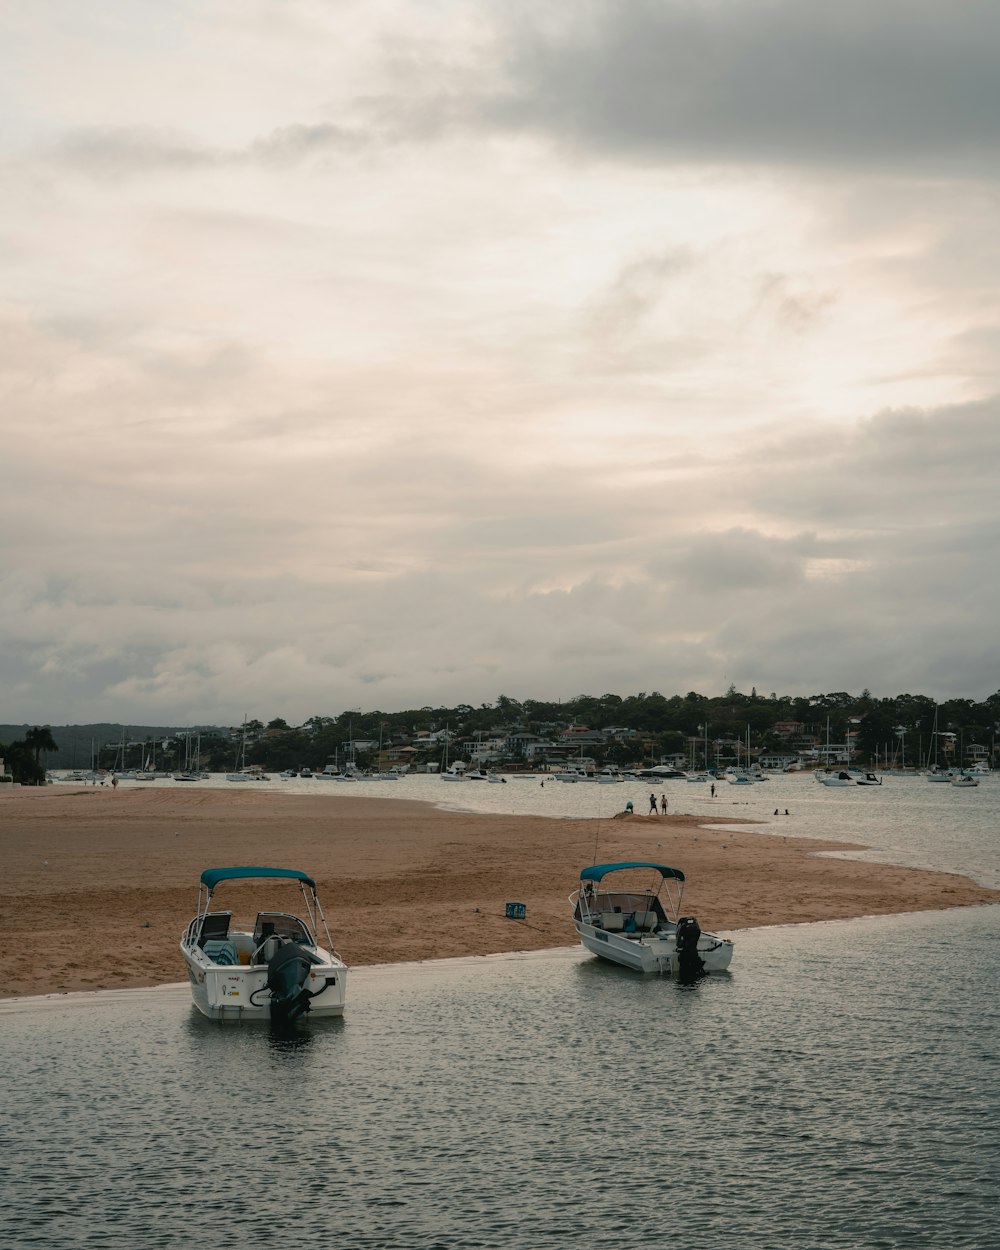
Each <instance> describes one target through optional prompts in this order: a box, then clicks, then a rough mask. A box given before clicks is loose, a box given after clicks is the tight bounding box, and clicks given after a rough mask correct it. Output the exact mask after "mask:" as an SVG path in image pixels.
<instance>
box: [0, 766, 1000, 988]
mask: <svg viewBox="0 0 1000 1250" xmlns="http://www.w3.org/2000/svg"><path fill="white" fill-rule="evenodd" d="M789 827H790V828H792V826H791V825H790V826H789ZM595 846H596V847H597V851H598V855H597V858H598V859H599V860H600V861H602V862H607V861H613V860H618V859H647V858H648V859H652V860H656V861H658V862H662V863H667V864H671V865H673V866H675V867H678V868H681V869H683V871H684V873H685V876H686V877H687V885H686V888H685V894H684V911H685V913H687V914H690V915H696V916H697V917H698V919H699V921H700V923H701V925H702V927H703V928H706V929H710V930H712V931H715V932H723V933H731V932H732V931H733V930H734V929H741V928H753V927H757V926H760V925H776V924H789V923H795V922H805V921H812V920H829V919H837V918H845V917H852V916H865V915H878V914H886V913H895V912H908V911H924V910H933V909H940V908H947V907H961V906H969V905H972V904H976V903H987V902H997V901H1000V891H995V890H986V889H982V888H980V887H979V886H977V885H976V884H975V883H973V882H972V881H970V880H968V879H967V878H965V877H959V876H954V875H951V874H948V873H940V872H923V871H917V870H914V869H908V868H897V867H893V866H890V865H881V864H871V863H860V862H855V861H851V860H843V859H828V858H822V857H818V856H817V855H816V854H815V852H816V851H817V850H818V849H822V850H827V851H829V850H837V849H849V847H848V845H847V844H843V843H832V842H824V843H821V844H818V843H817V842H816V841H814V840H810V839H799V838H796V837H794V836H792V835H791V834H789V836H776V835H773V834H763V833H755V832H754V831H753V827H752V826H747V827H746V830H745V831H741V832H738V833H734V832H732V831H731V830H726V831H718V830H712V829H708V828H705V826H704V825H703V824H699V819H698V818H695V817H693V816H665V817H656V816H643V815H636V816H632V817H624V816H621V817H615V818H612V819H610V820H609V819H604V820H599V821H598V820H593V819H591V820H552V819H549V818H546V817H541V816H499V815H479V814H470V813H464V812H453V811H439V810H438V809H437V808H435V807H434V806H433V805H432V804H429V803H418V802H407V801H400V800H395V799H368V798H348V797H343V796H340V795H338V796H337V797H336V798H333V797H330V796H328V795H317V796H312V795H302V796H300V795H289V794H277V793H262V792H261V791H260V790H253V791H247V790H239V791H236V792H232V791H225V790H215V789H209V788H196V787H190V788H181V787H178V788H177V789H169V788H159V787H149V788H145V789H142V788H138V787H137V788H134V789H126V788H124V787H121V788H119V789H118V790H117V791H116V790H112V789H111V788H99V787H89V788H88V787H79V788H77V787H73V786H68V785H57V786H47V787H41V788H38V789H21V788H20V787H14V788H11V787H2V788H0V864H2V866H3V872H2V877H0V922H2V924H3V930H4V932H5V933H7V934H8V935H10V934H17V935H18V937H19V939H20V940H19V941H18V942H16V943H15V942H7V943H5V946H4V954H3V959H2V977H0V997H12V996H20V995H25V994H40V993H56V992H65V991H72V990H94V989H111V988H128V987H138V986H149V985H160V984H164V983H170V982H177V981H182V980H184V977H185V972H184V965H183V961H182V959H181V956H180V952H179V950H178V943H179V941H180V936H181V932H182V930H183V929H184V927H185V926H186V924H187V922H188V921H189V920H190V919H191V917H192V916H193V915H194V913H195V909H196V903H197V886H198V877H199V875H200V873H201V871H202V870H203V869H204V868H208V867H216V866H220V865H229V864H267V865H271V866H279V867H286V868H301V869H304V870H305V871H306V872H308V873H309V874H310V875H311V876H313V877H314V878H315V879H316V881H317V884H318V886H319V891H320V900H321V902H322V904H323V907H324V910H325V911H326V915H327V920H328V921H329V924H330V929H331V931H332V933H333V936H334V941H335V943H336V946H337V948H338V950H339V951H340V953H341V955H342V956H343V958H344V959H345V960H346V961H347V962H348V964H354V965H358V964H375V963H393V962H399V961H408V960H426V959H442V958H448V957H452V956H458V955H486V954H493V953H498V952H504V951H524V950H537V949H541V948H544V947H556V946H573V945H575V944H576V942H577V938H576V934H575V932H574V930H573V926H572V923H571V920H570V913H569V907H568V905H567V901H566V900H567V897H568V895H569V894H570V892H571V891H572V890H573V889H574V888H575V885H576V882H577V879H578V875H579V871H580V868H581V867H583V866H584V865H585V864H589V863H592V862H593V860H594V852H595ZM254 888H255V887H253V886H250V885H242V884H240V883H232V884H230V885H224V886H222V887H221V888H220V891H219V893H217V895H216V902H217V904H218V906H220V907H225V908H227V909H228V908H230V907H232V909H233V910H234V911H235V912H236V913H237V915H239V914H240V910H241V904H245V910H250V909H251V902H252V897H253V898H260V895H259V894H257V895H255V896H252V895H251V893H250V892H251V891H252V890H253V889H254ZM261 889H263V890H264V897H263V899H261V900H260V901H261V903H262V905H263V906H264V907H267V906H271V905H272V904H273V902H274V895H273V892H271V893H268V891H269V887H268V886H267V885H266V884H264V885H263V886H261V885H259V884H258V885H257V886H256V890H257V891H260V890H261ZM223 894H224V897H223ZM287 897H288V898H289V899H290V898H291V894H290V893H289V894H288V896H287ZM295 901H296V902H297V901H298V895H297V893H296V895H295ZM508 901H517V902H523V903H525V904H526V905H527V919H526V920H524V921H512V920H508V919H506V917H505V909H504V904H505V903H506V902H508ZM285 905H286V906H288V907H289V909H290V910H292V911H295V910H298V908H297V907H296V906H294V905H293V903H292V902H291V901H289V902H287V903H286V904H285ZM252 910H256V908H255V907H253V908H252ZM29 951H30V957H28V956H27V952H29ZM737 958H738V955H737Z"/></svg>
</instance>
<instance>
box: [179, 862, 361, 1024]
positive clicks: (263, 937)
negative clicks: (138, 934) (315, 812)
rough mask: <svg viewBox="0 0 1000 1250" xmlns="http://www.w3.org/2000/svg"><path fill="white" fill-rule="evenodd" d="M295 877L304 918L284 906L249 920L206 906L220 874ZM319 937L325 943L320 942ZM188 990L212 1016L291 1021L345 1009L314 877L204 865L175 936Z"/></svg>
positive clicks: (342, 977)
mask: <svg viewBox="0 0 1000 1250" xmlns="http://www.w3.org/2000/svg"><path fill="white" fill-rule="evenodd" d="M253 879H261V880H270V881H275V880H282V881H286V882H295V883H296V884H297V885H298V887H299V891H300V893H301V897H302V903H303V909H304V912H305V916H306V919H302V918H301V917H300V916H297V915H294V914H292V913H291V912H287V911H259V912H257V917H256V920H255V921H254V923H253V925H252V926H251V925H250V924H249V923H244V924H243V927H240V922H239V921H237V923H236V925H234V924H233V913H232V912H231V911H213V910H212V898H213V895H214V893H215V890H216V888H217V887H218V886H219V885H221V884H222V882H224V881H234V880H239V881H247V880H253ZM320 940H325V942H326V945H325V946H321V945H319V941H320ZM181 954H182V955H183V956H184V962H185V964H186V965H187V972H188V980H189V981H190V982H191V997H192V998H193V999H194V1004H195V1006H196V1007H197V1008H198V1010H199V1011H200V1012H201V1013H202V1015H205V1016H208V1017H209V1018H210V1019H212V1020H273V1021H275V1022H285V1023H290V1022H292V1021H294V1020H297V1019H298V1018H299V1017H300V1016H302V1015H304V1014H305V1013H306V1012H311V1013H312V1014H313V1015H316V1016H340V1015H343V1013H344V998H345V993H346V988H347V965H346V964H345V963H344V961H343V960H342V959H341V957H340V956H339V955H338V954H337V952H336V951H335V950H334V948H333V940H332V938H331V937H330V930H329V928H328V926H327V923H326V917H325V916H324V915H323V909H322V907H321V906H320V902H319V897H318V895H317V892H316V883H315V881H313V879H312V877H310V876H308V875H307V874H306V873H304V872H300V871H299V870H298V869H297V868H257V867H235V868H206V869H205V871H204V872H203V873H202V874H201V880H200V883H199V886H198V912H197V915H196V916H195V917H194V919H193V920H192V921H191V923H190V924H189V925H188V927H187V930H186V931H185V933H184V936H183V937H182V938H181Z"/></svg>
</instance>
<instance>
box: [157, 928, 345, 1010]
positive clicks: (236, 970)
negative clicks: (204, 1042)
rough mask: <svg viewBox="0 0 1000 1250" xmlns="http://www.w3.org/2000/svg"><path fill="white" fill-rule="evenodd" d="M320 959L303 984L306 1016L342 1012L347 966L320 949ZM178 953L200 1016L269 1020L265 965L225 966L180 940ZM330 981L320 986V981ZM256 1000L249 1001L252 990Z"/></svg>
mask: <svg viewBox="0 0 1000 1250" xmlns="http://www.w3.org/2000/svg"><path fill="white" fill-rule="evenodd" d="M318 953H319V954H320V955H322V956H324V962H323V963H320V964H316V965H315V966H314V968H313V969H311V970H310V973H309V978H308V981H307V983H306V986H305V988H306V989H308V990H309V991H310V992H311V993H316V997H315V998H313V999H310V1002H309V1015H310V1016H317V1017H318V1016H342V1015H343V1014H344V1002H345V999H346V993H347V966H346V965H345V964H343V963H341V962H340V961H339V960H336V959H333V958H331V956H330V954H329V952H327V951H323V950H320V951H318ZM181 954H182V955H183V956H184V963H185V965H186V967H187V974H188V980H189V981H190V983H191V998H192V1000H193V1002H194V1005H195V1006H196V1007H197V1008H198V1010H199V1011H200V1012H201V1014H202V1015H203V1016H208V1018H209V1019H210V1020H269V1019H270V1018H271V1009H270V1006H269V997H270V996H269V994H268V992H267V965H266V964H260V965H257V966H255V967H246V966H242V965H235V966H232V965H230V966H227V965H218V964H215V963H213V962H212V961H211V960H210V959H209V958H208V956H207V955H206V954H205V952H204V951H202V950H200V949H197V948H195V949H193V950H192V949H191V948H190V947H189V946H186V945H185V943H183V942H182V943H181ZM327 980H332V982H333V983H332V984H331V985H328V986H325V987H324V982H325V981H327ZM258 990H259V991H262V992H261V993H260V994H258V995H257V998H258V999H259V1003H255V1002H253V1001H252V998H253V996H254V995H255V993H256V991H258Z"/></svg>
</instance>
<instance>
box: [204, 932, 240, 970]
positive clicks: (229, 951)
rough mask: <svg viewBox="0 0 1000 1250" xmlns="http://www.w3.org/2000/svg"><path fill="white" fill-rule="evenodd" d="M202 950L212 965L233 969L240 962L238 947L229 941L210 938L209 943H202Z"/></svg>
mask: <svg viewBox="0 0 1000 1250" xmlns="http://www.w3.org/2000/svg"><path fill="white" fill-rule="evenodd" d="M202 950H203V951H204V952H205V954H206V955H207V956H208V958H209V959H210V960H211V961H212V963H214V964H220V965H222V966H223V967H232V966H233V965H235V964H238V963H239V962H240V961H239V956H238V955H237V954H236V947H235V946H234V945H233V944H232V942H230V941H229V940H228V939H226V940H223V939H219V938H209V939H208V941H207V942H203V943H202Z"/></svg>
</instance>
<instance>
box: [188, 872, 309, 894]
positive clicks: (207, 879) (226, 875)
mask: <svg viewBox="0 0 1000 1250" xmlns="http://www.w3.org/2000/svg"><path fill="white" fill-rule="evenodd" d="M238 877H290V878H291V879H292V880H293V881H304V882H305V884H306V885H308V886H311V887H312V889H314V890H315V888H316V882H315V881H314V880H313V879H312V877H310V876H308V875H307V874H306V873H304V872H300V871H299V869H298V868H246V867H244V868H206V869H205V871H204V872H203V873H202V874H201V884H202V885H203V886H204V887H205V888H206V889H207V890H214V889H215V887H216V886H217V885H218V884H219V882H220V881H231V880H233V878H238Z"/></svg>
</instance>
